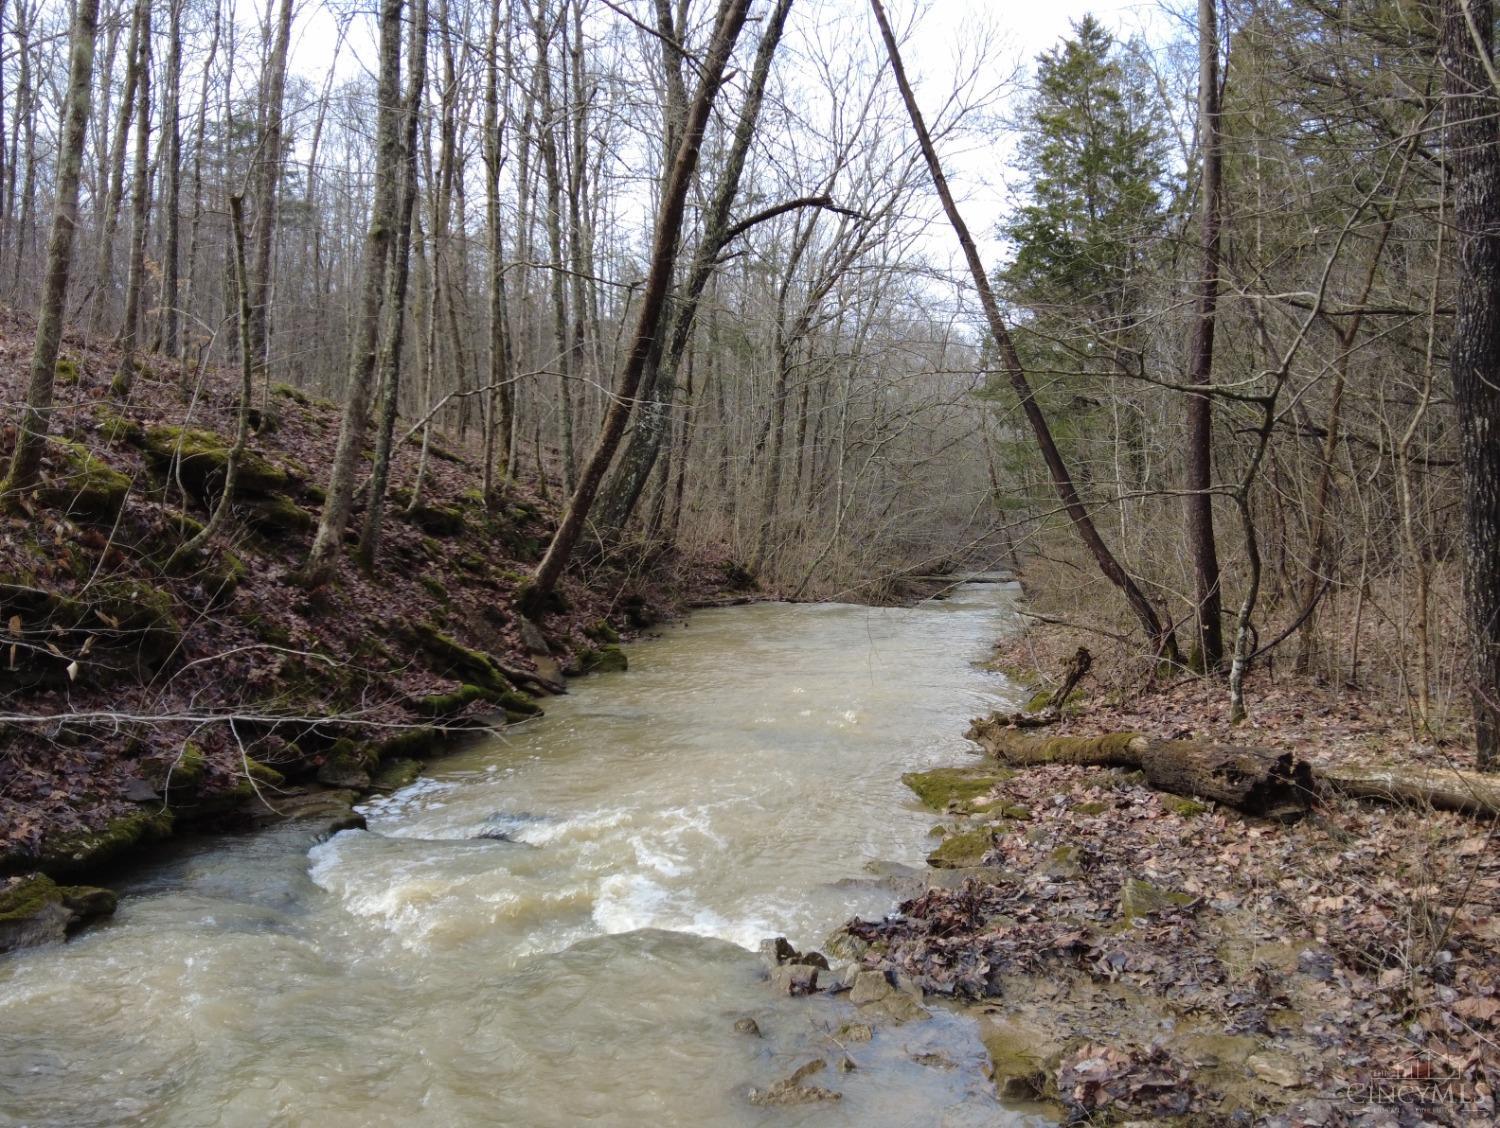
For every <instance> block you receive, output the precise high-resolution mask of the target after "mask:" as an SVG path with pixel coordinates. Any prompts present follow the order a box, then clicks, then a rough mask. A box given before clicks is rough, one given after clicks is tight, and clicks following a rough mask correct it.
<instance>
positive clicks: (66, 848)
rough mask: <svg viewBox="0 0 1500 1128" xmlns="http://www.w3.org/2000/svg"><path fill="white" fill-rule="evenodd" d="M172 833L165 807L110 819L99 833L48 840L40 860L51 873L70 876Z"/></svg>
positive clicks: (61, 836) (89, 831) (170, 818)
mask: <svg viewBox="0 0 1500 1128" xmlns="http://www.w3.org/2000/svg"><path fill="white" fill-rule="evenodd" d="M171 832H172V812H171V811H168V810H166V809H164V808H153V809H151V810H145V811H138V812H136V813H134V814H130V815H123V816H121V817H120V818H117V819H113V820H111V821H110V822H109V823H107V824H106V825H105V826H104V827H103V828H102V829H100V830H80V831H75V832H73V833H71V834H63V835H59V836H57V837H55V838H51V839H48V840H47V841H46V842H45V843H44V844H43V846H42V852H41V855H40V858H39V861H40V862H41V866H42V868H43V869H45V870H47V871H48V872H50V873H69V872H75V871H78V870H82V869H86V868H87V867H89V866H96V865H99V864H100V863H102V862H105V861H108V860H109V859H111V858H113V857H115V856H117V855H119V854H121V853H123V852H125V851H126V850H128V849H130V848H131V847H132V846H135V845H137V844H138V843H141V842H151V841H154V840H156V839H158V838H165V837H166V836H167V835H168V834H170V833H171Z"/></svg>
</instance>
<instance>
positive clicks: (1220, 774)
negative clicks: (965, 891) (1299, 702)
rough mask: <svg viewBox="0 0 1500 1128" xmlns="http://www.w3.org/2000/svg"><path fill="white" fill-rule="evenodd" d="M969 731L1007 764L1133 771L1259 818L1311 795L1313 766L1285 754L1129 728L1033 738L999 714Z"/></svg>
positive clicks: (1299, 809)
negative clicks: (1158, 737)
mask: <svg viewBox="0 0 1500 1128" xmlns="http://www.w3.org/2000/svg"><path fill="white" fill-rule="evenodd" d="M968 736H969V739H970V740H973V741H976V742H977V743H978V744H979V745H980V746H981V747H982V748H983V749H984V750H985V751H986V752H987V753H989V754H990V755H991V756H994V757H995V758H996V759H999V760H1001V761H1003V762H1005V763H1007V764H1011V765H1016V766H1025V765H1029V764H1082V765H1088V766H1092V767H1110V768H1137V769H1139V770H1140V771H1141V772H1143V773H1144V774H1145V776H1146V782H1147V783H1148V784H1150V785H1151V786H1152V787H1154V788H1156V789H1157V790H1158V791H1168V792H1171V793H1172V794H1173V795H1184V796H1190V797H1193V798H1198V799H1210V800H1212V801H1213V802H1215V803H1222V804H1223V805H1225V806H1226V807H1232V808H1234V809H1235V810H1236V811H1242V812H1244V813H1245V814H1247V815H1254V816H1256V817H1258V818H1268V819H1277V820H1280V821H1290V820H1292V819H1296V818H1300V817H1301V816H1302V815H1304V814H1306V813H1307V808H1308V806H1309V804H1310V803H1311V802H1312V799H1313V797H1314V792H1313V774H1312V769H1311V768H1310V767H1309V766H1308V764H1307V763H1305V762H1304V761H1302V760H1300V759H1298V758H1297V757H1296V756H1294V755H1293V754H1292V753H1290V752H1263V751H1260V750H1258V749H1254V748H1240V747H1236V746H1234V745H1229V744H1204V743H1199V742H1197V741H1191V740H1151V739H1149V738H1148V737H1145V736H1142V735H1141V734H1140V733H1134V732H1114V733H1106V734H1104V735H1103V736H1047V735H1037V734H1035V733H1031V732H1023V731H1020V730H1017V729H1014V728H1010V727H1008V726H1006V725H1005V724H1004V723H1003V721H1002V720H1001V719H1000V718H998V717H987V718H980V719H978V720H976V721H975V722H974V723H973V725H972V726H970V728H969V732H968Z"/></svg>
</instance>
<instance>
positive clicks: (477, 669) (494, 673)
mask: <svg viewBox="0 0 1500 1128" xmlns="http://www.w3.org/2000/svg"><path fill="white" fill-rule="evenodd" d="M407 632H408V634H409V635H410V637H411V638H412V640H413V641H414V642H415V643H416V644H417V645H418V646H419V647H420V648H421V650H422V652H423V653H424V654H425V655H426V656H427V658H428V668H429V669H431V670H432V672H433V673H435V674H439V675H442V676H444V677H452V678H456V679H458V680H459V681H461V682H465V683H467V684H469V685H477V686H480V687H481V688H483V689H487V690H491V691H492V692H494V693H503V692H505V691H506V690H508V689H511V688H513V687H512V686H511V684H510V680H509V679H508V678H506V676H505V675H504V674H502V673H501V672H500V668H499V667H498V666H496V665H495V661H494V659H493V658H491V657H490V656H489V655H488V654H485V653H484V652H483V651H479V650H474V649H472V648H470V647H467V646H465V645H463V643H461V642H459V641H458V640H456V639H454V638H452V637H451V636H449V635H446V634H444V633H443V632H442V631H440V630H438V629H437V627H435V626H433V625H432V624H431V623H417V624H415V625H413V626H411V627H409V628H407Z"/></svg>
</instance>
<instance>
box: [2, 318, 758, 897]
mask: <svg viewBox="0 0 1500 1128" xmlns="http://www.w3.org/2000/svg"><path fill="white" fill-rule="evenodd" d="M4 330H5V331H4V336H3V339H0V392H3V398H4V399H5V400H6V401H8V402H10V403H14V402H16V401H17V400H18V399H19V393H20V388H21V386H22V381H23V379H24V375H23V374H24V368H25V363H26V359H27V356H28V354H29V348H30V333H29V327H28V326H26V325H24V324H21V323H19V322H17V321H14V320H11V321H9V323H7V324H5V325H4ZM147 360H148V367H147V368H146V370H145V371H143V373H142V375H141V378H140V379H138V380H137V382H136V387H135V390H134V391H133V393H132V395H131V397H130V399H129V402H123V403H122V402H118V401H117V399H116V398H115V396H114V395H113V394H112V393H111V391H110V377H111V375H112V373H113V371H114V361H115V357H114V356H113V355H112V354H111V353H110V352H109V351H108V350H107V349H101V348H98V347H95V346H93V345H91V344H89V343H87V342H84V341H81V340H78V339H72V340H69V341H68V342H66V343H65V347H64V358H63V359H62V360H61V361H60V362H59V365H58V378H59V384H60V387H59V404H58V410H57V413H56V416H55V418H54V421H53V428H52V430H53V438H52V439H51V441H50V442H49V445H48V450H47V454H46V458H45V461H44V474H43V486H42V488H40V489H38V490H36V491H35V492H34V493H32V494H31V495H29V496H26V497H20V498H13V499H10V505H9V506H8V511H7V512H6V513H5V514H4V515H3V516H0V522H3V533H0V605H3V611H0V626H3V627H4V628H5V634H4V639H3V645H4V647H5V661H4V669H3V670H0V721H3V725H4V728H3V735H0V874H3V873H5V872H11V873H16V872H21V871H26V870H32V869H42V870H45V871H47V872H51V873H54V874H65V873H68V872H70V871H78V870H81V869H82V868H84V867H85V866H89V865H92V864H94V863H96V862H98V861H100V860H103V859H104V858H105V857H107V856H109V855H112V854H114V853H116V852H118V851H120V850H122V849H125V848H127V847H129V846H131V845H133V844H134V843H135V842H137V841H139V840H141V839H144V838H150V837H153V836H158V835H161V834H164V833H167V832H168V831H169V830H170V829H171V828H172V827H173V826H174V825H175V826H182V825H188V824H194V823H197V824H202V823H204V822H209V823H211V824H212V825H216V826H218V825H225V824H226V823H228V824H236V823H244V822H248V821H252V820H255V819H259V818H263V817H270V815H271V812H272V811H273V810H281V809H284V808H290V807H292V806H295V803H296V801H294V795H295V792H296V791H297V788H298V785H300V784H304V783H307V782H310V781H317V782H320V783H321V784H322V785H325V786H328V787H336V788H347V789H353V790H354V791H360V790H363V789H366V788H368V787H370V786H372V785H379V784H381V783H385V784H387V785H389V784H392V783H394V782H397V781H400V780H401V779H404V778H409V777H410V774H411V773H412V772H414V771H415V764H414V763H413V762H412V761H413V760H414V759H415V758H416V757H418V756H420V755H422V754H424V753H430V752H431V751H432V749H433V748H434V747H435V745H437V744H438V743H440V738H442V737H445V736H447V735H449V734H450V733H451V732H452V731H453V730H455V729H464V728H470V729H472V728H474V727H476V726H479V725H481V724H483V723H489V722H491V721H494V720H496V719H499V718H509V719H510V720H513V721H514V720H518V719H523V718H525V717H526V716H529V715H533V714H535V713H537V712H539V711H540V710H539V707H538V706H537V705H536V704H535V703H534V701H533V695H544V694H545V693H547V692H557V691H561V689H562V686H561V684H560V682H559V680H558V679H559V677H560V676H561V675H562V674H573V673H580V672H587V671H589V670H591V669H599V668H610V667H618V666H621V665H623V663H624V657H623V655H622V654H621V653H620V652H619V651H618V649H617V648H615V646H614V644H615V643H616V642H618V640H619V638H620V636H621V635H622V634H629V633H631V632H634V631H639V630H641V629H643V628H644V627H646V626H647V625H649V624H650V623H651V622H652V621H654V620H655V619H656V618H658V617H660V616H662V615H663V614H666V613H669V612H670V611H671V610H673V609H674V608H676V607H677V606H679V605H681V604H682V603H684V602H688V601H701V600H705V599H708V598H711V597H712V595H713V594H714V591H715V590H716V588H717V587H718V586H721V584H722V582H723V580H724V579H725V578H726V577H727V578H733V577H734V576H735V575H736V573H735V571H734V570H733V569H731V568H729V567H727V566H726V565H725V564H724V563H723V562H718V561H713V560H683V559H680V558H677V557H675V556H667V557H660V558H656V559H653V560H651V561H649V562H648V564H646V565H645V566H643V565H642V563H641V561H639V560H635V561H633V562H632V564H631V566H630V567H629V568H626V567H625V566H624V565H621V564H616V563H610V562H595V563H593V564H591V565H588V566H587V567H585V568H584V569H583V570H582V572H581V574H580V575H575V576H573V577H570V578H568V579H567V581H566V582H565V584H564V587H563V600H562V609H561V610H559V611H557V612H555V613H553V614H550V615H548V616H546V617H545V619H544V620H543V621H542V622H540V623H537V624H533V623H530V622H527V621H524V620H522V619H521V617H520V616H519V614H518V613H517V612H516V610H515V608H514V606H513V597H514V595H515V591H516V587H517V585H518V584H519V583H521V582H522V580H523V579H524V578H525V574H526V572H527V570H528V569H529V568H530V567H531V566H532V565H533V564H534V563H535V561H536V559H537V558H538V556H539V555H540V552H541V550H542V548H543V547H544V546H545V544H546V542H547V538H548V537H549V535H550V533H551V529H552V525H553V521H554V519H555V517H556V513H555V511H554V507H553V506H552V505H550V504H548V503H546V502H543V501H542V500H540V499H539V497H538V496H537V493H536V492H535V490H534V489H533V488H532V487H531V486H529V485H528V484H526V483H524V482H515V483H510V484H507V486H506V487H505V489H504V491H503V493H502V494H501V496H498V497H495V498H491V499H490V500H489V502H488V503H486V500H485V499H484V498H483V497H482V496H481V494H480V492H479V489H478V486H479V483H480V472H479V468H478V467H477V466H476V465H475V464H474V462H473V461H472V460H471V458H470V457H469V456H467V455H465V454H462V453H457V452H456V451H455V449H450V448H448V447H446V446H445V445H444V443H443V442H440V441H436V440H435V441H434V442H433V444H432V447H431V450H430V457H429V460H428V466H427V469H426V473H425V477H424V482H423V488H422V493H421V497H420V499H419V501H418V502H417V504H415V505H412V504H411V501H412V498H411V487H412V483H413V482H414V480H415V478H416V475H417V466H418V461H419V456H420V448H419V444H418V441H417V440H416V439H413V440H412V441H411V442H410V443H408V444H406V445H405V446H403V447H402V449H401V450H400V452H399V454H398V455H397V458H396V463H395V467H394V472H393V478H392V481H393V483H394V488H393V491H392V498H391V499H390V502H389V504H388V507H387V518H386V523H385V536H384V542H383V548H382V554H381V558H380V562H379V567H378V569H377V570H376V571H375V572H374V573H373V574H371V575H365V574H363V573H362V572H361V571H359V570H358V569H357V568H356V567H355V566H354V565H353V563H352V562H351V561H348V560H346V561H344V562H343V563H342V564H341V566H340V569H339V571H338V574H337V577H336V578H335V580H334V581H333V582H332V583H330V584H328V585H326V586H324V587H322V588H320V589H318V590H312V591H310V590H307V589H306V588H304V587H302V586H300V585H299V584H298V583H297V582H296V580H295V571H296V569H297V567H298V566H299V564H300V563H301V562H302V559H303V557H304V555H305V553H306V550H307V548H308V545H309V543H310V540H311V534H312V531H313V528H314V526H315V523H316V518H317V513H318V508H319V505H320V503H321V501H322V498H323V491H322V488H321V485H320V482H321V480H322V478H323V477H324V475H325V473H326V467H327V466H328V464H329V463H330V461H331V458H332V452H333V446H334V443H335V441H336V438H337V434H338V427H339V413H338V409H337V408H336V407H335V406H334V405H333V404H330V403H326V402H322V401H319V400H316V399H313V398H311V397H309V396H308V395H306V394H304V393H302V392H300V391H298V390H297V389H294V388H290V387H286V386H279V385H273V386H271V387H269V388H266V389H262V390H261V391H260V392H259V393H258V398H257V403H256V410H255V412H254V415H253V422H254V428H255V430H254V434H253V437H252V440H251V444H250V449H251V452H252V455H251V457H250V458H249V459H248V462H247V464H246V465H244V466H243V467H242V468H241V472H240V475H239V478H240V481H239V484H238V486H237V488H236V494H235V497H234V499H233V515H234V519H233V522H232V527H231V528H229V529H227V530H226V532H225V534H224V535H223V536H221V537H219V538H218V539H217V541H216V542H215V543H214V544H213V546H212V548H211V549H210V550H209V551H207V552H203V553H196V554H194V555H193V556H192V557H191V558H183V557H181V556H180V555H178V554H176V550H177V549H178V548H179V547H180V546H181V545H183V544H184V542H185V541H187V540H188V539H189V538H191V536H192V535H193V534H194V533H195V532H197V531H198V530H199V529H200V528H201V527H202V522H204V521H206V520H207V519H208V514H209V512H210V510H211V506H212V504H213V502H214V500H215V499H216V497H217V496H218V493H219V490H220V488H221V483H222V479H223V471H224V465H225V459H226V456H227V452H228V448H229V446H230V443H231V439H230V438H229V437H228V436H232V434H233V420H234V416H235V410H236V401H235V398H234V390H233V383H232V381H231V380H230V379H229V378H228V377H227V376H225V375H223V374H220V373H215V372H213V371H210V372H208V373H207V374H206V375H205V376H204V377H202V378H198V377H196V376H195V375H194V374H193V373H191V372H190V373H189V374H188V376H189V382H188V384H187V385H186V386H185V385H183V384H181V383H179V381H178V372H177V370H176V366H175V365H169V364H168V363H165V362H163V361H162V360H161V359H160V358H154V357H152V358H147ZM194 380H197V383H196V384H194V383H193V381H194ZM13 442H14V422H13V420H7V423H6V428H5V430H4V432H3V433H0V451H4V452H6V453H7V454H8V451H9V449H10V447H11V445H12V444H13ZM362 514H363V501H361V502H359V503H358V508H357V510H356V516H355V521H354V523H353V525H354V528H355V529H357V528H358V526H359V523H360V520H361V517H362ZM481 718H483V719H484V720H481Z"/></svg>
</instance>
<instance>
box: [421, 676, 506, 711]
mask: <svg viewBox="0 0 1500 1128" xmlns="http://www.w3.org/2000/svg"><path fill="white" fill-rule="evenodd" d="M494 692H495V691H494V690H491V689H486V688H485V687H484V686H482V685H470V684H465V685H461V686H459V687H458V688H457V689H455V690H453V691H452V692H451V693H433V694H430V695H428V696H426V697H419V698H417V699H416V700H415V701H413V702H412V703H411V707H412V708H413V709H414V710H415V711H416V712H418V713H420V714H422V716H424V717H452V716H454V715H456V714H458V713H461V712H463V710H464V709H466V708H467V707H468V706H470V705H472V704H473V703H474V702H476V701H490V700H493V697H494Z"/></svg>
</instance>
